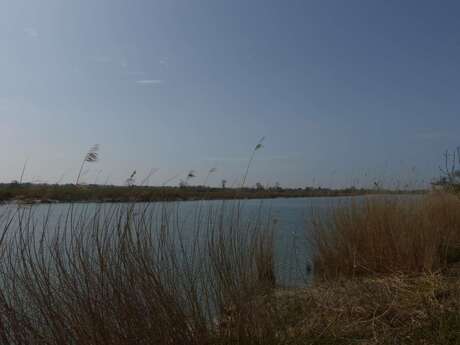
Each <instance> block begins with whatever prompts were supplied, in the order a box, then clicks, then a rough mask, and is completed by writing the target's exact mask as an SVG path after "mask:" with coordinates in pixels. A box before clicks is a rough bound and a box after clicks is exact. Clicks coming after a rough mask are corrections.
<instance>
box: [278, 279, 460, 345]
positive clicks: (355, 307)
mask: <svg viewBox="0 0 460 345" xmlns="http://www.w3.org/2000/svg"><path fill="white" fill-rule="evenodd" d="M275 300H276V302H275V303H274V305H276V306H277V307H276V308H277V310H278V313H279V314H281V315H282V316H281V317H283V319H284V320H285V325H286V327H287V331H286V333H285V335H286V339H285V341H284V342H283V343H284V344H292V345H297V344H298V345H300V344H324V345H326V344H328V345H330V344H361V345H365V344H375V345H383V344H398V345H399V344H407V345H409V344H410V345H415V344H427V345H428V344H430V345H434V344H440V345H441V344H442V345H446V344H459V343H460V282H459V281H458V279H456V280H449V279H447V278H445V277H443V276H442V275H437V274H432V275H422V276H419V277H414V278H409V277H408V276H406V275H391V276H386V277H382V278H362V279H355V280H338V281H330V282H322V283H321V284H319V285H317V286H314V287H311V288H307V289H298V290H285V291H283V290H281V291H278V292H277V294H276V297H275ZM272 306H273V304H272ZM272 308H273V307H272Z"/></svg>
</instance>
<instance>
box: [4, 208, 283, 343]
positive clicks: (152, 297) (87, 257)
mask: <svg viewBox="0 0 460 345" xmlns="http://www.w3.org/2000/svg"><path fill="white" fill-rule="evenodd" d="M54 207H55V206H50V208H49V211H48V212H47V214H46V216H41V217H37V215H35V214H34V210H35V207H32V208H28V209H12V208H10V209H9V212H3V213H2V215H1V217H0V225H1V226H2V229H3V233H2V236H1V243H0V343H1V344H50V345H51V344H56V345H57V344H59V345H62V344H95V345H96V344H101V345H106V344H114V345H115V344H267V343H270V342H272V343H277V342H278V341H277V339H278V338H277V337H278V335H277V333H276V332H275V331H274V329H275V328H276V327H274V324H275V323H276V321H277V320H278V319H277V317H276V315H270V317H268V315H267V314H266V313H265V312H263V313H262V312H261V311H260V310H258V309H257V308H256V306H255V305H254V303H251V301H254V300H255V299H257V298H264V299H270V296H271V295H272V291H273V288H274V286H275V283H276V282H275V276H274V268H273V264H274V260H273V236H272V229H270V228H267V227H266V226H269V224H270V222H267V223H266V224H265V223H264V222H261V221H258V220H257V221H255V220H254V219H253V221H252V222H250V223H249V222H244V221H243V220H242V219H240V211H239V207H240V206H239V204H237V205H236V206H232V207H227V206H226V204H225V203H222V205H221V206H220V207H218V208H217V209H214V210H205V209H204V207H200V208H199V209H197V210H196V212H195V213H194V215H193V224H194V225H193V228H192V230H191V231H190V229H189V230H187V231H185V230H184V229H183V227H182V226H181V224H180V222H179V221H178V220H177V217H176V215H175V212H176V211H177V210H175V208H174V206H172V205H171V204H170V205H169V206H168V207H166V206H161V207H156V206H155V205H154V204H153V205H152V204H151V205H150V206H142V205H129V206H122V205H118V206H113V205H112V206H110V207H108V206H94V205H92V206H85V207H80V208H78V207H76V206H75V207H74V206H70V207H69V208H67V209H66V211H65V212H59V213H58V214H56V212H54V211H53V210H54V209H53V208H54Z"/></svg>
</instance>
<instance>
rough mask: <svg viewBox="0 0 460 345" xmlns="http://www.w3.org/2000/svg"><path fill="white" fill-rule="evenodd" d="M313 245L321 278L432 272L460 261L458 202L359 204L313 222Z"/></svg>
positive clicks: (435, 196)
mask: <svg viewBox="0 0 460 345" xmlns="http://www.w3.org/2000/svg"><path fill="white" fill-rule="evenodd" d="M311 241H312V245H313V246H312V247H313V248H314V251H315V252H314V266H315V275H316V276H317V277H318V278H319V277H321V278H337V277H354V276H362V275H374V274H394V273H407V274H419V273H424V272H434V271H437V270H441V269H443V268H445V267H446V266H447V265H448V264H449V263H450V262H453V261H456V260H460V255H459V254H460V199H459V197H458V196H456V195H452V194H446V193H431V194H430V195H427V196H422V197H418V198H409V199H408V198H394V197H392V198H385V197H372V198H366V199H364V200H360V201H356V200H355V201H353V202H352V203H351V204H349V205H347V206H343V205H342V206H338V207H336V208H335V209H333V210H332V212H331V213H329V214H328V215H327V216H326V217H319V216H317V217H315V221H314V231H313V233H312V234H311Z"/></svg>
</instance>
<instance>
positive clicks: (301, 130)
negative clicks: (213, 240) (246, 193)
mask: <svg viewBox="0 0 460 345" xmlns="http://www.w3.org/2000/svg"><path fill="white" fill-rule="evenodd" d="M459 13H460V3H459V2H458V1H448V0H446V1H442V2H438V1H423V0H413V1H412V0H406V1H399V0H398V1H394V0H389V1H367V0H366V1H364V0H362V1H355V0H349V1H339V0H337V1H329V0H318V1H307V0H300V1H297V0H290V1H281V0H279V1H272V0H263V1H262V0H231V1H224V0H182V1H180V0H164V1H156V0H80V1H70V0H69V1H66V0H40V1H38V0H27V1H24V0H14V1H5V0H0V52H1V54H0V128H1V133H0V181H2V182H9V181H11V180H15V179H19V177H20V175H21V169H22V167H23V165H24V163H25V162H26V161H27V167H26V171H25V174H24V180H25V181H33V182H48V183H55V182H60V183H66V182H75V179H76V176H77V173H78V169H79V166H80V164H81V161H82V158H83V156H84V154H85V152H86V151H87V150H88V148H89V147H91V146H92V145H93V144H96V143H97V144H100V151H99V157H100V159H99V161H98V162H97V163H91V164H87V166H86V167H85V169H84V172H83V176H82V178H81V180H82V181H83V182H86V183H111V184H123V183H124V181H125V180H126V179H127V178H128V177H129V176H130V175H131V173H132V172H133V170H136V172H137V174H136V178H137V181H138V183H140V181H141V180H144V179H145V177H146V176H148V174H149V172H151V171H152V169H156V170H154V171H156V172H155V173H154V174H153V175H152V176H151V177H150V179H149V180H148V181H146V182H145V183H149V184H150V185H161V184H162V183H164V182H165V181H167V180H168V179H171V178H173V177H176V176H177V177H176V178H174V179H172V180H171V182H169V183H168V184H172V185H177V183H178V182H179V181H180V179H185V178H186V176H187V174H188V172H189V170H194V171H195V174H196V177H195V178H194V179H193V180H191V181H190V183H192V184H202V183H204V181H205V179H206V176H207V172H208V171H209V170H210V169H211V168H216V171H215V172H214V173H213V174H211V176H210V177H209V178H208V180H207V183H208V184H210V185H219V184H220V181H221V180H222V179H226V180H227V181H228V185H231V184H237V183H238V182H237V181H240V179H241V176H242V175H243V174H244V171H245V169H246V165H247V164H248V159H249V157H250V156H251V152H252V150H253V148H254V147H255V145H256V144H257V143H258V141H259V139H260V138H261V137H265V140H264V143H263V148H262V149H260V150H257V152H256V155H255V158H254V161H253V163H252V165H251V168H250V171H249V176H248V182H247V184H248V185H254V184H255V183H256V182H260V183H262V184H264V185H273V184H275V183H276V182H278V183H280V185H281V186H284V187H305V186H312V185H313V186H323V187H327V186H329V187H342V186H350V185H355V186H364V187H365V186H368V185H372V183H373V182H375V181H379V183H381V184H383V185H385V186H387V187H392V186H393V187H394V186H402V185H407V184H410V185H411V186H419V185H423V184H424V183H425V184H426V183H427V182H428V181H430V180H431V179H433V178H435V177H437V176H438V175H439V168H438V166H439V165H440V164H442V154H443V152H444V151H445V150H446V149H453V148H455V147H456V146H457V145H460V134H459V133H460V131H459V130H460V114H459V109H460V96H459V91H460V87H459V86H460V85H459V83H460V21H459V20H458V16H459Z"/></svg>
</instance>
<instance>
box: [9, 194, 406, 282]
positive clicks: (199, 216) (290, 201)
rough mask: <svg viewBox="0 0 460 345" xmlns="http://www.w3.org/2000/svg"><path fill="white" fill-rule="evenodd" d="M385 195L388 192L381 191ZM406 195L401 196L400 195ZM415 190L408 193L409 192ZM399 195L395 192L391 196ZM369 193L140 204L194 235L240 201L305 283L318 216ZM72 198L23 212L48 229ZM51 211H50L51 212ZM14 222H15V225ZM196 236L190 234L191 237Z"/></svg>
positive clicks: (286, 275) (280, 274) (278, 263)
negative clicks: (212, 216) (270, 230)
mask: <svg viewBox="0 0 460 345" xmlns="http://www.w3.org/2000/svg"><path fill="white" fill-rule="evenodd" d="M378 197H380V198H381V197H382V196H378ZM400 197H401V196H400ZM400 197H399V198H400ZM407 197H410V198H413V196H404V198H407ZM391 198H395V196H391ZM362 200H364V197H334V198H331V197H318V198H278V199H264V200H257V199H253V200H241V201H217V200H213V201H183V202H164V203H161V202H160V203H150V204H136V205H135V209H136V210H138V211H139V212H140V210H142V209H145V208H146V207H148V208H149V209H151V210H152V214H156V216H154V217H153V219H156V220H155V221H157V222H158V224H159V223H160V222H161V220H160V218H161V214H162V212H164V210H167V213H168V215H169V217H171V219H172V220H173V223H174V224H175V225H176V227H177V228H180V231H181V232H182V233H183V234H184V235H185V237H187V236H189V237H190V236H192V235H193V234H194V232H193V231H192V230H191V229H194V228H196V226H197V224H198V222H201V223H200V224H202V223H203V222H205V220H206V219H207V218H206V217H207V215H208V214H213V213H214V214H215V213H216V212H218V211H219V210H220V209H221V207H222V206H224V207H225V209H226V210H227V211H226V213H231V212H229V210H231V209H232V208H233V207H235V206H237V205H238V204H239V205H240V207H241V219H242V222H243V223H247V224H249V225H250V224H251V222H252V223H254V222H257V221H258V222H260V223H261V224H262V226H266V227H274V229H275V232H274V233H275V272H276V277H277V281H278V283H279V284H281V285H284V286H304V285H306V284H308V282H309V281H310V279H311V274H312V269H313V267H312V263H311V252H312V248H311V243H310V242H309V233H310V231H311V229H312V226H313V225H312V221H313V219H314V217H316V216H327V213H328V212H330V211H331V210H333V209H334V207H336V206H339V205H347V204H349V203H350V202H352V201H357V202H361V201H362ZM120 206H127V205H123V204H121V205H120V204H110V203H107V204H90V203H87V204H84V203H82V204H74V205H73V206H72V207H73V209H74V212H75V213H77V214H87V215H88V216H91V214H94V211H95V210H99V211H100V210H102V211H104V212H110V210H113V209H115V208H118V207H120ZM70 207H71V205H70V204H53V205H44V204H42V205H34V206H30V207H27V208H22V212H30V214H31V215H33V218H34V219H35V220H36V221H38V223H40V222H43V220H44V219H45V218H47V219H48V225H47V227H46V228H47V229H48V228H49V229H51V230H50V231H52V229H54V228H55V224H57V223H59V222H60V221H61V222H62V219H63V217H64V216H65V214H66V212H67V211H68V210H69V208H70ZM14 212H17V208H16V206H15V205H3V206H0V228H1V227H2V226H3V223H4V222H5V221H6V220H7V219H8V217H6V215H7V214H8V213H10V214H13V213H14ZM47 216H48V217H47ZM13 228H14V226H13ZM189 239H190V238H189Z"/></svg>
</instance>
